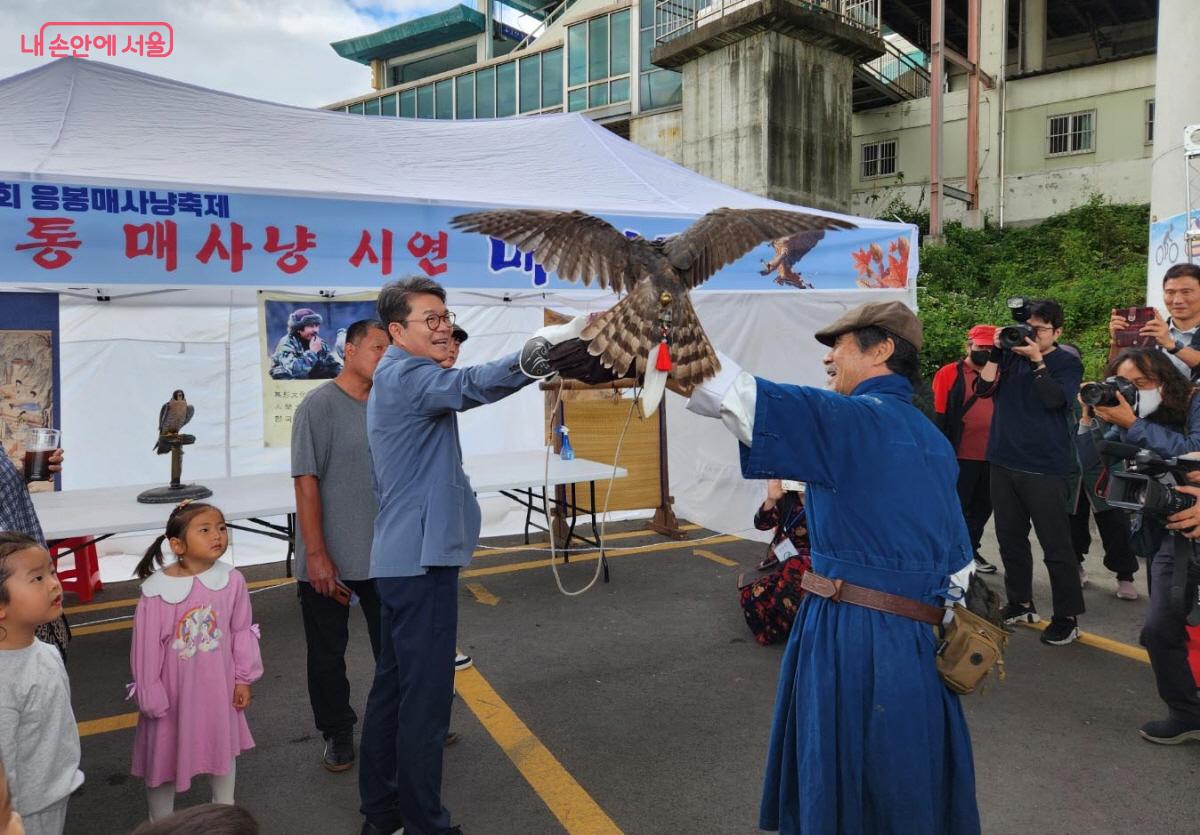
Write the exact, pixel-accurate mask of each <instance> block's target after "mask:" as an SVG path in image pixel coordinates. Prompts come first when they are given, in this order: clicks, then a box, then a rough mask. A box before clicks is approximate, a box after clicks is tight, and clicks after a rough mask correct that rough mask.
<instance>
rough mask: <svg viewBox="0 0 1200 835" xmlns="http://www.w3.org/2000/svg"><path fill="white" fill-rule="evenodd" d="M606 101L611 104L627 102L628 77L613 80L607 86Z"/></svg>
mask: <svg viewBox="0 0 1200 835" xmlns="http://www.w3.org/2000/svg"><path fill="white" fill-rule="evenodd" d="M608 100H609V101H611V102H612V103H613V104H616V103H617V102H622V101H629V76H625V78H616V79H613V81H612V83H611V84H610V85H609V92H608Z"/></svg>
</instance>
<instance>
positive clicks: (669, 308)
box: [451, 209, 856, 416]
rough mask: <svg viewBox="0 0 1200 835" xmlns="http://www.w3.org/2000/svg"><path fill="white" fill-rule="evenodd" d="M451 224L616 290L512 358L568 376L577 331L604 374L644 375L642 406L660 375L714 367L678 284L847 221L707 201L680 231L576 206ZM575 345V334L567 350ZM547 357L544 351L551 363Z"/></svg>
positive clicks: (653, 401)
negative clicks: (607, 303)
mask: <svg viewBox="0 0 1200 835" xmlns="http://www.w3.org/2000/svg"><path fill="white" fill-rule="evenodd" d="M451 225H452V226H454V227H455V228H456V229H461V230H463V231H466V232H478V233H480V234H483V235H488V236H490V237H493V238H498V239H500V240H502V241H504V242H505V243H506V244H509V245H510V246H515V247H516V248H517V249H519V250H520V251H521V252H523V253H526V254H529V255H532V256H533V258H534V260H535V261H537V263H538V264H540V265H541V266H542V267H544V268H545V269H546V270H547V271H550V270H553V271H554V272H556V273H557V274H558V276H559V278H562V279H565V280H567V281H582V282H583V283H584V285H590V284H591V283H592V281H593V280H595V281H596V282H597V283H598V284H599V285H600V286H601V287H603V288H605V289H611V290H613V291H614V292H616V293H619V294H624V298H623V299H621V301H620V302H618V303H617V304H616V305H615V306H614V307H613V308H612V309H610V310H608V311H605V312H604V313H601V314H599V315H598V316H594V317H590V318H588V319H587V320H586V321H583V320H576V323H577V324H574V327H573V328H572V326H570V325H564V326H561V328H572V330H571V331H569V332H565V333H555V334H553V335H551V336H548V338H547V339H546V340H545V344H544V346H543V353H542V356H541V357H534V360H535V361H534V362H533V364H532V365H533V367H530V366H527V365H526V364H525V357H523V359H522V367H523V368H525V370H526V373H529V374H531V376H549V375H550V374H551V373H553V372H554V371H555V370H559V371H561V372H562V373H563V374H564V376H569V375H568V371H567V368H564V365H565V366H568V367H570V366H572V365H574V366H577V367H578V366H580V365H582V364H581V363H580V362H579V361H578V360H579V358H578V357H576V358H575V361H574V362H572V361H571V358H570V357H569V356H568V354H569V352H570V351H571V350H573V349H572V348H571V347H568V345H567V344H566V343H565V342H564V340H566V339H570V338H571V337H577V338H578V340H579V342H581V343H582V347H583V348H585V349H586V353H587V355H589V356H590V357H594V358H596V360H598V361H599V363H600V364H601V365H602V366H603V368H604V369H605V370H606V371H607V374H608V378H609V379H617V378H620V377H626V376H639V377H640V376H643V375H645V376H646V381H645V388H646V390H647V391H646V393H645V394H644V396H643V413H644V414H645V415H646V416H649V415H650V414H652V413H653V412H654V409H655V408H657V406H658V400H659V399H660V398H661V396H662V387H663V385H664V384H665V382H666V379H667V378H668V377H669V378H671V379H672V380H673V381H674V382H675V383H676V385H677V386H679V387H680V388H682V389H684V390H690V389H691V388H693V387H694V386H696V385H698V384H699V383H702V382H704V381H705V380H707V379H709V378H710V377H712V376H714V375H715V374H716V373H717V372H718V371H720V368H721V365H720V363H719V362H718V361H717V355H716V351H714V350H713V347H712V345H711V344H710V343H709V341H708V337H707V336H705V334H704V328H703V327H701V325H700V320H699V319H698V318H697V316H696V311H695V309H694V308H693V307H692V303H691V301H690V300H689V299H688V291H690V290H691V289H692V288H693V287H697V286H699V285H700V284H703V283H704V282H705V281H707V280H708V279H709V278H711V277H712V276H713V275H715V274H716V273H717V271H718V270H720V269H721V268H722V267H725V266H727V265H729V264H732V263H733V262H734V261H737V260H738V259H739V258H741V257H742V256H743V255H745V254H746V253H748V252H750V251H751V250H752V249H753V248H754V247H756V246H758V245H760V244H762V243H763V242H764V241H772V240H775V239H777V238H783V237H787V236H790V235H794V234H796V233H797V232H808V231H816V230H822V231H824V230H828V229H854V228H856V227H855V225H854V224H853V223H851V222H850V221H847V220H842V219H840V218H835V217H826V216H824V215H816V214H809V213H807V212H792V211H786V210H781V209H714V210H713V211H711V212H709V213H708V214H706V215H704V217H702V218H700V219H699V220H698V221H696V222H695V223H693V224H692V225H691V226H689V227H688V228H687V229H686V230H685V231H684V232H682V233H680V234H678V235H672V236H671V237H668V238H666V239H663V240H655V241H648V240H646V239H645V238H642V237H640V236H639V237H635V238H628V237H626V236H625V235H624V234H622V233H621V232H620V231H618V230H617V229H616V228H615V227H613V226H612V225H610V224H609V223H607V222H605V221H603V220H601V219H600V218H598V217H595V216H593V215H589V214H587V213H585V212H580V211H573V212H560V211H543V210H539V209H500V210H495V211H483V212H471V213H469V214H463V215H458V216H457V217H455V218H454V219H453V220H451ZM559 343H563V344H559ZM579 347H580V346H579V344H578V343H576V344H575V346H574V350H575V352H576V353H579V351H578V349H579ZM552 352H553V353H552ZM547 357H549V358H550V360H554V367H553V368H552V367H551V365H550V362H549V361H548V360H547ZM538 360H540V361H538ZM592 364H593V365H594V361H593V363H592ZM655 372H658V373H655ZM590 376H591V379H588V381H589V382H591V381H595V377H596V375H595V374H594V373H593V374H592V375H590ZM584 378H585V379H587V377H584ZM647 407H649V408H647Z"/></svg>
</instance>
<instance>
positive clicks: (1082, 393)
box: [1079, 377, 1138, 408]
mask: <svg viewBox="0 0 1200 835" xmlns="http://www.w3.org/2000/svg"><path fill="white" fill-rule="evenodd" d="M1118 392H1120V394H1121V396H1122V397H1124V398H1125V402H1126V403H1128V404H1129V405H1130V406H1133V407H1135V408H1136V407H1137V399H1138V390H1137V386H1135V385H1134V384H1133V383H1131V382H1129V381H1128V380H1126V379H1125V378H1124V377H1109V378H1108V379H1106V380H1105V381H1104V382H1103V383H1084V384H1083V385H1082V386H1080V387H1079V399H1080V400H1082V401H1083V402H1084V403H1086V404H1087V405H1089V406H1116V405H1117V393H1118Z"/></svg>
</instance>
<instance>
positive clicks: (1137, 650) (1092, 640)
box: [1020, 621, 1150, 664]
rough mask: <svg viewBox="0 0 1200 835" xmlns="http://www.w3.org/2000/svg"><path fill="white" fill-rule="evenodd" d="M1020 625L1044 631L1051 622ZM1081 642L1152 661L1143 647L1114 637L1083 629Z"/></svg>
mask: <svg viewBox="0 0 1200 835" xmlns="http://www.w3.org/2000/svg"><path fill="white" fill-rule="evenodd" d="M1020 625H1021V626H1027V627H1029V628H1030V629H1036V630H1037V631H1039V632H1043V631H1045V629H1046V627H1047V626H1049V623H1047V622H1046V621H1039V622H1038V623H1022V624H1020ZM1079 643H1081V644H1083V645H1084V646H1085V647H1094V648H1096V649H1102V650H1104V651H1105V652H1111V653H1113V654H1114V655H1120V656H1122V657H1124V658H1128V659H1130V660H1133V661H1141V662H1142V663H1143V664H1149V663H1150V654H1149V653H1148V652H1146V650H1144V649H1142V648H1141V647H1135V646H1133V645H1132V644H1123V643H1121V642H1120V641H1114V640H1113V639H1112V638H1105V637H1103V636H1102V635H1095V634H1093V633H1091V632H1084V631H1083V630H1082V629H1081V630H1079Z"/></svg>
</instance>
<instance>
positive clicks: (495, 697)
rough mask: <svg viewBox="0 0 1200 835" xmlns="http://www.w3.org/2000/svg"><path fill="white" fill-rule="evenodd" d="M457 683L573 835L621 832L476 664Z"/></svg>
mask: <svg viewBox="0 0 1200 835" xmlns="http://www.w3.org/2000/svg"><path fill="white" fill-rule="evenodd" d="M454 688H455V689H456V690H457V691H458V695H459V696H461V697H462V700H463V701H464V702H466V704H467V707H469V708H470V709H471V712H472V713H474V714H475V716H476V718H478V719H479V722H480V723H481V724H482V725H483V726H484V727H485V728H486V729H487V732H488V733H489V734H491V735H492V739H494V740H496V743H497V744H498V745H499V746H500V747H501V749H503V751H504V753H505V754H507V755H508V758H509V759H510V760H512V762H513V765H515V766H516V767H517V770H518V771H520V772H521V776H522V777H524V778H525V780H526V782H528V783H529V785H530V786H531V787H532V788H533V790H534V791H535V792H537V795H538V797H540V798H541V799H542V802H543V803H545V804H546V806H547V807H548V808H549V809H550V811H551V813H553V815H554V817H556V818H558V822H559V823H561V824H562V825H563V828H564V829H566V830H567V832H568V833H570V835H576V833H578V835H620V833H621V830H620V828H618V827H617V825H616V823H614V822H613V820H612V818H610V817H609V816H608V815H607V814H605V812H604V810H603V809H601V808H600V806H599V805H598V804H597V803H596V801H595V800H593V799H592V797H591V795H589V794H588V793H587V792H586V791H585V790H584V788H583V787H582V786H581V785H579V783H578V782H576V780H575V778H574V777H572V776H571V775H570V773H568V772H567V770H566V769H565V768H563V765H562V763H560V762H559V761H558V759H557V758H556V757H555V756H554V755H553V754H551V753H550V751H549V749H547V748H546V746H545V745H543V744H542V743H541V740H539V739H538V738H537V737H536V736H534V734H533V731H531V730H530V729H529V727H528V726H527V725H526V724H525V723H524V722H522V721H521V719H520V718H519V717H518V716H517V714H515V713H513V711H512V708H510V707H509V706H508V705H507V704H505V703H504V700H503V699H501V698H500V694H499V693H497V692H496V691H495V690H494V689H493V688H492V686H491V685H490V684H488V682H487V679H485V678H484V677H483V676H482V675H480V674H479V671H478V670H477V669H475V668H471V669H468V670H463V671H462V672H459V673H457V674H456V675H455V676H454Z"/></svg>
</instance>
